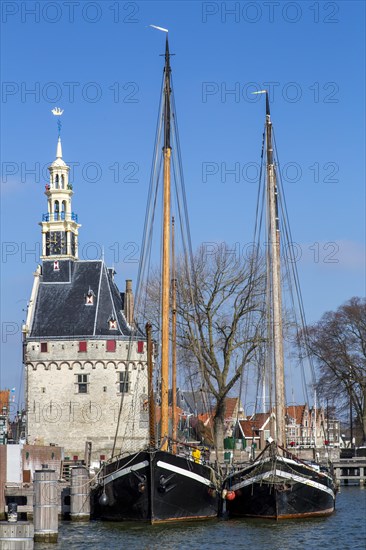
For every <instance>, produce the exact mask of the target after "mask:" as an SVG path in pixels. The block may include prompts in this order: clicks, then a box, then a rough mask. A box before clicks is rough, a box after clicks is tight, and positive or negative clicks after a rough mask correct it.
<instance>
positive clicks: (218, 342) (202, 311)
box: [147, 244, 264, 450]
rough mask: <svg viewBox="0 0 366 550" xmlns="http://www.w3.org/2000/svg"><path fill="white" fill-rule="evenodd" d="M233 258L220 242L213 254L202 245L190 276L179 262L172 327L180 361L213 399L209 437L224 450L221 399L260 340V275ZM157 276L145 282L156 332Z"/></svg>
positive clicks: (241, 261)
mask: <svg viewBox="0 0 366 550" xmlns="http://www.w3.org/2000/svg"><path fill="white" fill-rule="evenodd" d="M253 265H254V260H253V259H249V260H248V261H244V260H243V259H240V260H239V259H238V258H235V256H234V255H233V254H232V253H230V252H228V247H227V246H226V245H225V244H222V245H220V246H219V247H217V249H216V250H215V252H210V253H209V252H208V251H207V249H206V248H205V247H201V248H200V249H199V251H198V252H197V253H196V255H195V256H194V272H195V275H194V277H193V279H192V278H190V277H188V276H187V270H186V268H185V263H184V261H183V260H182V259H180V261H179V262H178V268H177V290H178V303H177V324H178V342H177V344H178V348H179V352H180V359H181V360H182V361H184V363H185V365H186V367H187V368H188V369H189V370H190V372H191V373H192V372H195V373H197V372H199V373H200V375H201V379H202V378H203V380H204V383H205V384H204V385H205V386H206V389H207V390H208V392H209V394H210V395H211V396H212V397H213V402H214V409H215V416H214V437H215V445H216V448H217V449H219V450H220V449H222V448H223V437H224V419H225V398H226V397H227V396H228V394H229V392H230V390H231V389H232V388H233V387H234V385H235V383H236V382H237V381H238V380H239V378H240V376H241V374H242V372H243V369H244V367H245V366H246V365H248V363H249V362H250V361H251V359H252V358H253V355H254V352H255V349H256V348H257V346H258V345H259V343H260V342H261V336H260V334H261V330H260V328H261V319H262V304H263V294H264V275H263V271H262V270H261V268H260V266H259V265H258V262H256V269H255V270H254V269H253ZM157 280H158V277H157V274H156V273H155V274H154V276H153V278H152V279H151V278H150V280H149V285H148V290H147V295H148V296H149V303H150V306H149V309H150V310H151V309H153V310H154V311H151V312H150V314H149V313H148V312H147V315H149V316H150V317H151V318H152V319H155V327H156V328H158V316H157V315H156V305H157V304H158V303H159V299H158V298H157V295H158V287H159V284H158V283H157Z"/></svg>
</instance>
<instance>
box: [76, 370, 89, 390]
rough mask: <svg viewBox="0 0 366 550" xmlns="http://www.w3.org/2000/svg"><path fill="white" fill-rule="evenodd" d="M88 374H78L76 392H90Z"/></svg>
mask: <svg viewBox="0 0 366 550" xmlns="http://www.w3.org/2000/svg"><path fill="white" fill-rule="evenodd" d="M88 377H89V375H88V374H76V392H77V393H88V384H89V380H88Z"/></svg>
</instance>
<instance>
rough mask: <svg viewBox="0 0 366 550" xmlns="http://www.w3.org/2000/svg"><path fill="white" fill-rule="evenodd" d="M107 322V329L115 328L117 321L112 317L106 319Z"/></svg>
mask: <svg viewBox="0 0 366 550" xmlns="http://www.w3.org/2000/svg"><path fill="white" fill-rule="evenodd" d="M108 324H109V330H117V321H116V319H113V318H112V317H111V318H110V319H109V321H108Z"/></svg>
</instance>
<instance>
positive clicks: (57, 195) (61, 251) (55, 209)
mask: <svg viewBox="0 0 366 550" xmlns="http://www.w3.org/2000/svg"><path fill="white" fill-rule="evenodd" d="M62 113H63V110H62V109H60V108H59V107H56V108H55V109H52V114H53V115H55V116H57V117H58V120H57V127H58V139H57V148H56V159H55V160H54V161H53V162H52V164H51V165H50V166H49V167H48V170H49V172H50V179H49V183H48V184H47V185H46V190H45V195H46V197H47V213H45V214H43V216H42V222H41V223H40V225H41V227H42V259H43V260H46V259H53V260H57V266H58V265H59V262H58V260H60V259H74V260H75V259H77V257H78V230H79V227H80V225H79V224H78V217H77V214H75V213H74V212H73V211H72V201H71V198H72V195H73V191H72V184H71V182H70V181H69V175H70V167H69V166H68V165H67V164H66V162H65V161H64V160H63V158H62V145H61V135H60V134H61V120H60V117H61V115H62Z"/></svg>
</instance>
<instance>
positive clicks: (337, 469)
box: [333, 456, 366, 485]
mask: <svg viewBox="0 0 366 550" xmlns="http://www.w3.org/2000/svg"><path fill="white" fill-rule="evenodd" d="M333 468H334V473H335V476H336V480H337V483H338V485H364V484H366V457H365V456H362V457H353V458H340V459H339V460H335V461H334V462H333Z"/></svg>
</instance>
